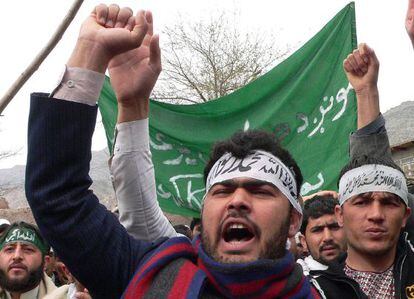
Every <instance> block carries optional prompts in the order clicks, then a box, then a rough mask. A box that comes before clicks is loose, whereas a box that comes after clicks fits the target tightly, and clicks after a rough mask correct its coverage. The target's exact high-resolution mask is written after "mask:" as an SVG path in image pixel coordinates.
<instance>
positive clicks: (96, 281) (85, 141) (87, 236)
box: [26, 94, 156, 298]
mask: <svg viewBox="0 0 414 299" xmlns="http://www.w3.org/2000/svg"><path fill="white" fill-rule="evenodd" d="M96 114H97V108H96V107H91V106H88V105H84V104H79V103H73V102H68V101H63V100H56V99H53V98H48V97H47V95H46V94H32V98H31V106H30V115H29V132H28V157H27V166H26V196H27V199H28V201H29V204H30V207H31V209H32V211H33V215H34V217H35V219H36V222H37V224H38V226H39V228H40V230H41V232H42V234H43V235H44V237H45V238H46V239H47V240H48V241H49V242H50V245H51V246H52V247H53V248H54V250H55V251H56V253H57V255H58V256H59V257H60V258H61V259H62V260H63V261H64V263H65V264H66V265H67V266H68V268H69V269H70V271H71V272H72V273H73V275H74V276H75V277H76V278H77V279H78V280H79V281H81V282H82V283H83V284H84V285H85V286H86V287H87V288H88V289H89V291H90V292H91V295H92V297H93V298H119V297H120V296H121V294H122V292H123V290H124V289H125V288H126V286H127V284H128V282H129V280H130V279H131V277H132V275H133V274H134V272H135V270H136V268H137V265H138V263H139V262H140V260H141V259H142V258H143V256H144V255H145V254H146V253H148V252H150V251H151V250H152V249H154V248H155V247H156V244H155V243H146V242H143V241H138V240H135V239H134V238H132V237H131V236H129V235H128V233H127V232H126V231H125V229H124V228H123V227H122V225H120V223H119V222H118V220H117V219H116V218H115V217H114V215H113V214H112V213H110V212H109V211H108V210H107V209H106V208H105V207H104V206H102V205H101V204H99V202H98V199H97V198H96V196H95V195H94V194H93V192H92V191H91V190H89V187H90V185H91V179H90V177H89V175H88V173H89V162H90V159H91V150H90V149H91V140H92V134H93V131H94V128H95V120H96Z"/></svg>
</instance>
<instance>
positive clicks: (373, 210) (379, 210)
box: [368, 200, 385, 222]
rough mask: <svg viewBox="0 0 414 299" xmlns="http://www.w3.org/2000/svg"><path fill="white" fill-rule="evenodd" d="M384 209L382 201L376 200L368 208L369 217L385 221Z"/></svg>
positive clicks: (373, 219) (377, 220) (374, 220)
mask: <svg viewBox="0 0 414 299" xmlns="http://www.w3.org/2000/svg"><path fill="white" fill-rule="evenodd" d="M384 218H385V217H384V210H383V207H382V205H381V203H380V202H378V201H376V200H375V201H374V202H373V203H372V204H371V205H370V206H369V208H368V219H369V220H371V221H373V222H382V221H384Z"/></svg>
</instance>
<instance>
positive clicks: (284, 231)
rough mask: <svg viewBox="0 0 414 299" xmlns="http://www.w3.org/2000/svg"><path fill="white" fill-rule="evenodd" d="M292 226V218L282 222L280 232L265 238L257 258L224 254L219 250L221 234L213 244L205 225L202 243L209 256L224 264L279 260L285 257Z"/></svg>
mask: <svg viewBox="0 0 414 299" xmlns="http://www.w3.org/2000/svg"><path fill="white" fill-rule="evenodd" d="M289 226H290V218H289V217H287V219H286V220H285V221H284V222H282V225H281V227H280V229H279V231H278V232H276V233H275V234H273V235H272V237H271V238H269V239H268V240H265V242H264V246H263V248H262V250H261V251H260V253H259V256H258V257H257V258H250V259H246V257H244V256H243V255H237V254H234V255H231V256H223V255H222V254H220V253H219V252H218V250H217V247H218V240H219V238H220V236H218V237H217V242H216V243H215V244H213V242H212V241H211V240H210V238H209V237H208V235H207V234H206V233H205V231H204V228H203V226H201V234H200V237H201V245H202V247H203V249H204V251H205V252H206V254H207V255H208V256H210V257H211V258H212V259H213V260H215V261H216V262H220V263H224V264H241V263H247V262H254V261H257V260H263V259H270V260H277V259H279V258H281V257H283V256H284V255H285V254H286V242H287V239H288V233H289Z"/></svg>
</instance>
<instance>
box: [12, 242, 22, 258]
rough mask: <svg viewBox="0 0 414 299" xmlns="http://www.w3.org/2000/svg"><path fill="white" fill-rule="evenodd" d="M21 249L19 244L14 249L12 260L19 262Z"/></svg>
mask: <svg viewBox="0 0 414 299" xmlns="http://www.w3.org/2000/svg"><path fill="white" fill-rule="evenodd" d="M22 254H23V252H22V247H21V246H20V244H18V245H17V246H16V247H15V248H14V252H13V260H21V259H22Z"/></svg>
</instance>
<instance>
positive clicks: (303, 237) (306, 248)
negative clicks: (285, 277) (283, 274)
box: [299, 234, 309, 252]
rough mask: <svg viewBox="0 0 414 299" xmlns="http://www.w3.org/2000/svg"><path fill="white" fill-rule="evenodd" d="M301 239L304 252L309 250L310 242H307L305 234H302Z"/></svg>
mask: <svg viewBox="0 0 414 299" xmlns="http://www.w3.org/2000/svg"><path fill="white" fill-rule="evenodd" d="M299 241H300V244H302V247H303V252H309V249H308V243H306V238H305V236H304V235H303V234H300V236H299Z"/></svg>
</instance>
